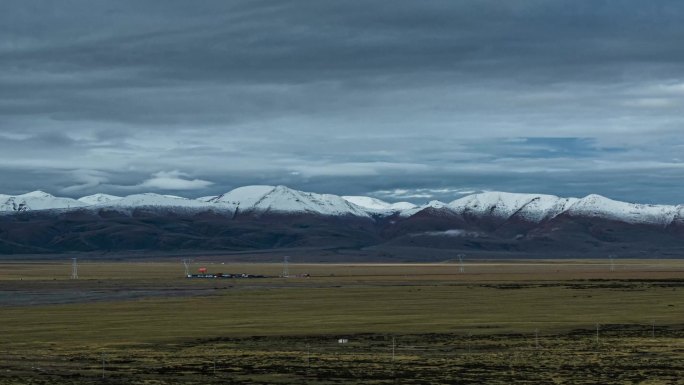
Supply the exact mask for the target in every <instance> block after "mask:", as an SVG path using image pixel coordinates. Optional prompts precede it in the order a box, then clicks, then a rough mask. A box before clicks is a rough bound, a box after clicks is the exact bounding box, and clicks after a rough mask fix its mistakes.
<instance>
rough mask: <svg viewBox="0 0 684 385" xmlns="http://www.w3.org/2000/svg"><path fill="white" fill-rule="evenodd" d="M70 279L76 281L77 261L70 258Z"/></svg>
mask: <svg viewBox="0 0 684 385" xmlns="http://www.w3.org/2000/svg"><path fill="white" fill-rule="evenodd" d="M71 279H78V260H77V259H76V258H71Z"/></svg>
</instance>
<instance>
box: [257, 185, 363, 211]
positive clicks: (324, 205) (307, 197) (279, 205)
mask: <svg viewBox="0 0 684 385" xmlns="http://www.w3.org/2000/svg"><path fill="white" fill-rule="evenodd" d="M264 187H265V186H260V188H259V189H258V190H259V191H262V192H263V191H266V190H267V189H265V188H264ZM250 211H255V212H274V213H283V212H303V213H312V214H320V215H329V216H345V215H352V216H359V217H368V216H369V214H368V213H367V212H366V211H365V210H364V209H363V208H361V207H359V206H357V205H354V204H352V203H350V202H347V201H346V200H344V199H342V198H341V197H340V196H338V195H332V194H317V193H310V192H303V191H298V190H293V189H291V188H288V187H286V186H276V187H273V189H272V190H271V191H268V192H266V193H265V194H264V195H262V196H261V198H259V199H258V200H256V202H254V204H253V205H252V206H251V208H250Z"/></svg>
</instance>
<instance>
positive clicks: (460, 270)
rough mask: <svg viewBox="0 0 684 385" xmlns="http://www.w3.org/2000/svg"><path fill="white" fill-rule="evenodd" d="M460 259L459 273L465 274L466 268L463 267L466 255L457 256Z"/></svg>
mask: <svg viewBox="0 0 684 385" xmlns="http://www.w3.org/2000/svg"><path fill="white" fill-rule="evenodd" d="M457 257H458V272H459V273H463V272H465V266H464V265H463V258H465V254H459V255H457Z"/></svg>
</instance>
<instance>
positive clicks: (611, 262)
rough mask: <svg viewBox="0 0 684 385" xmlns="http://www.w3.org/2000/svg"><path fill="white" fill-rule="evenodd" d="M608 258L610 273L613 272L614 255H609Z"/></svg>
mask: <svg viewBox="0 0 684 385" xmlns="http://www.w3.org/2000/svg"><path fill="white" fill-rule="evenodd" d="M608 258H609V259H610V271H615V255H613V254H611V255H609V256H608Z"/></svg>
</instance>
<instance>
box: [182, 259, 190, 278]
mask: <svg viewBox="0 0 684 385" xmlns="http://www.w3.org/2000/svg"><path fill="white" fill-rule="evenodd" d="M183 267H184V268H185V276H186V277H187V276H188V275H190V260H189V259H187V258H185V259H183Z"/></svg>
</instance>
